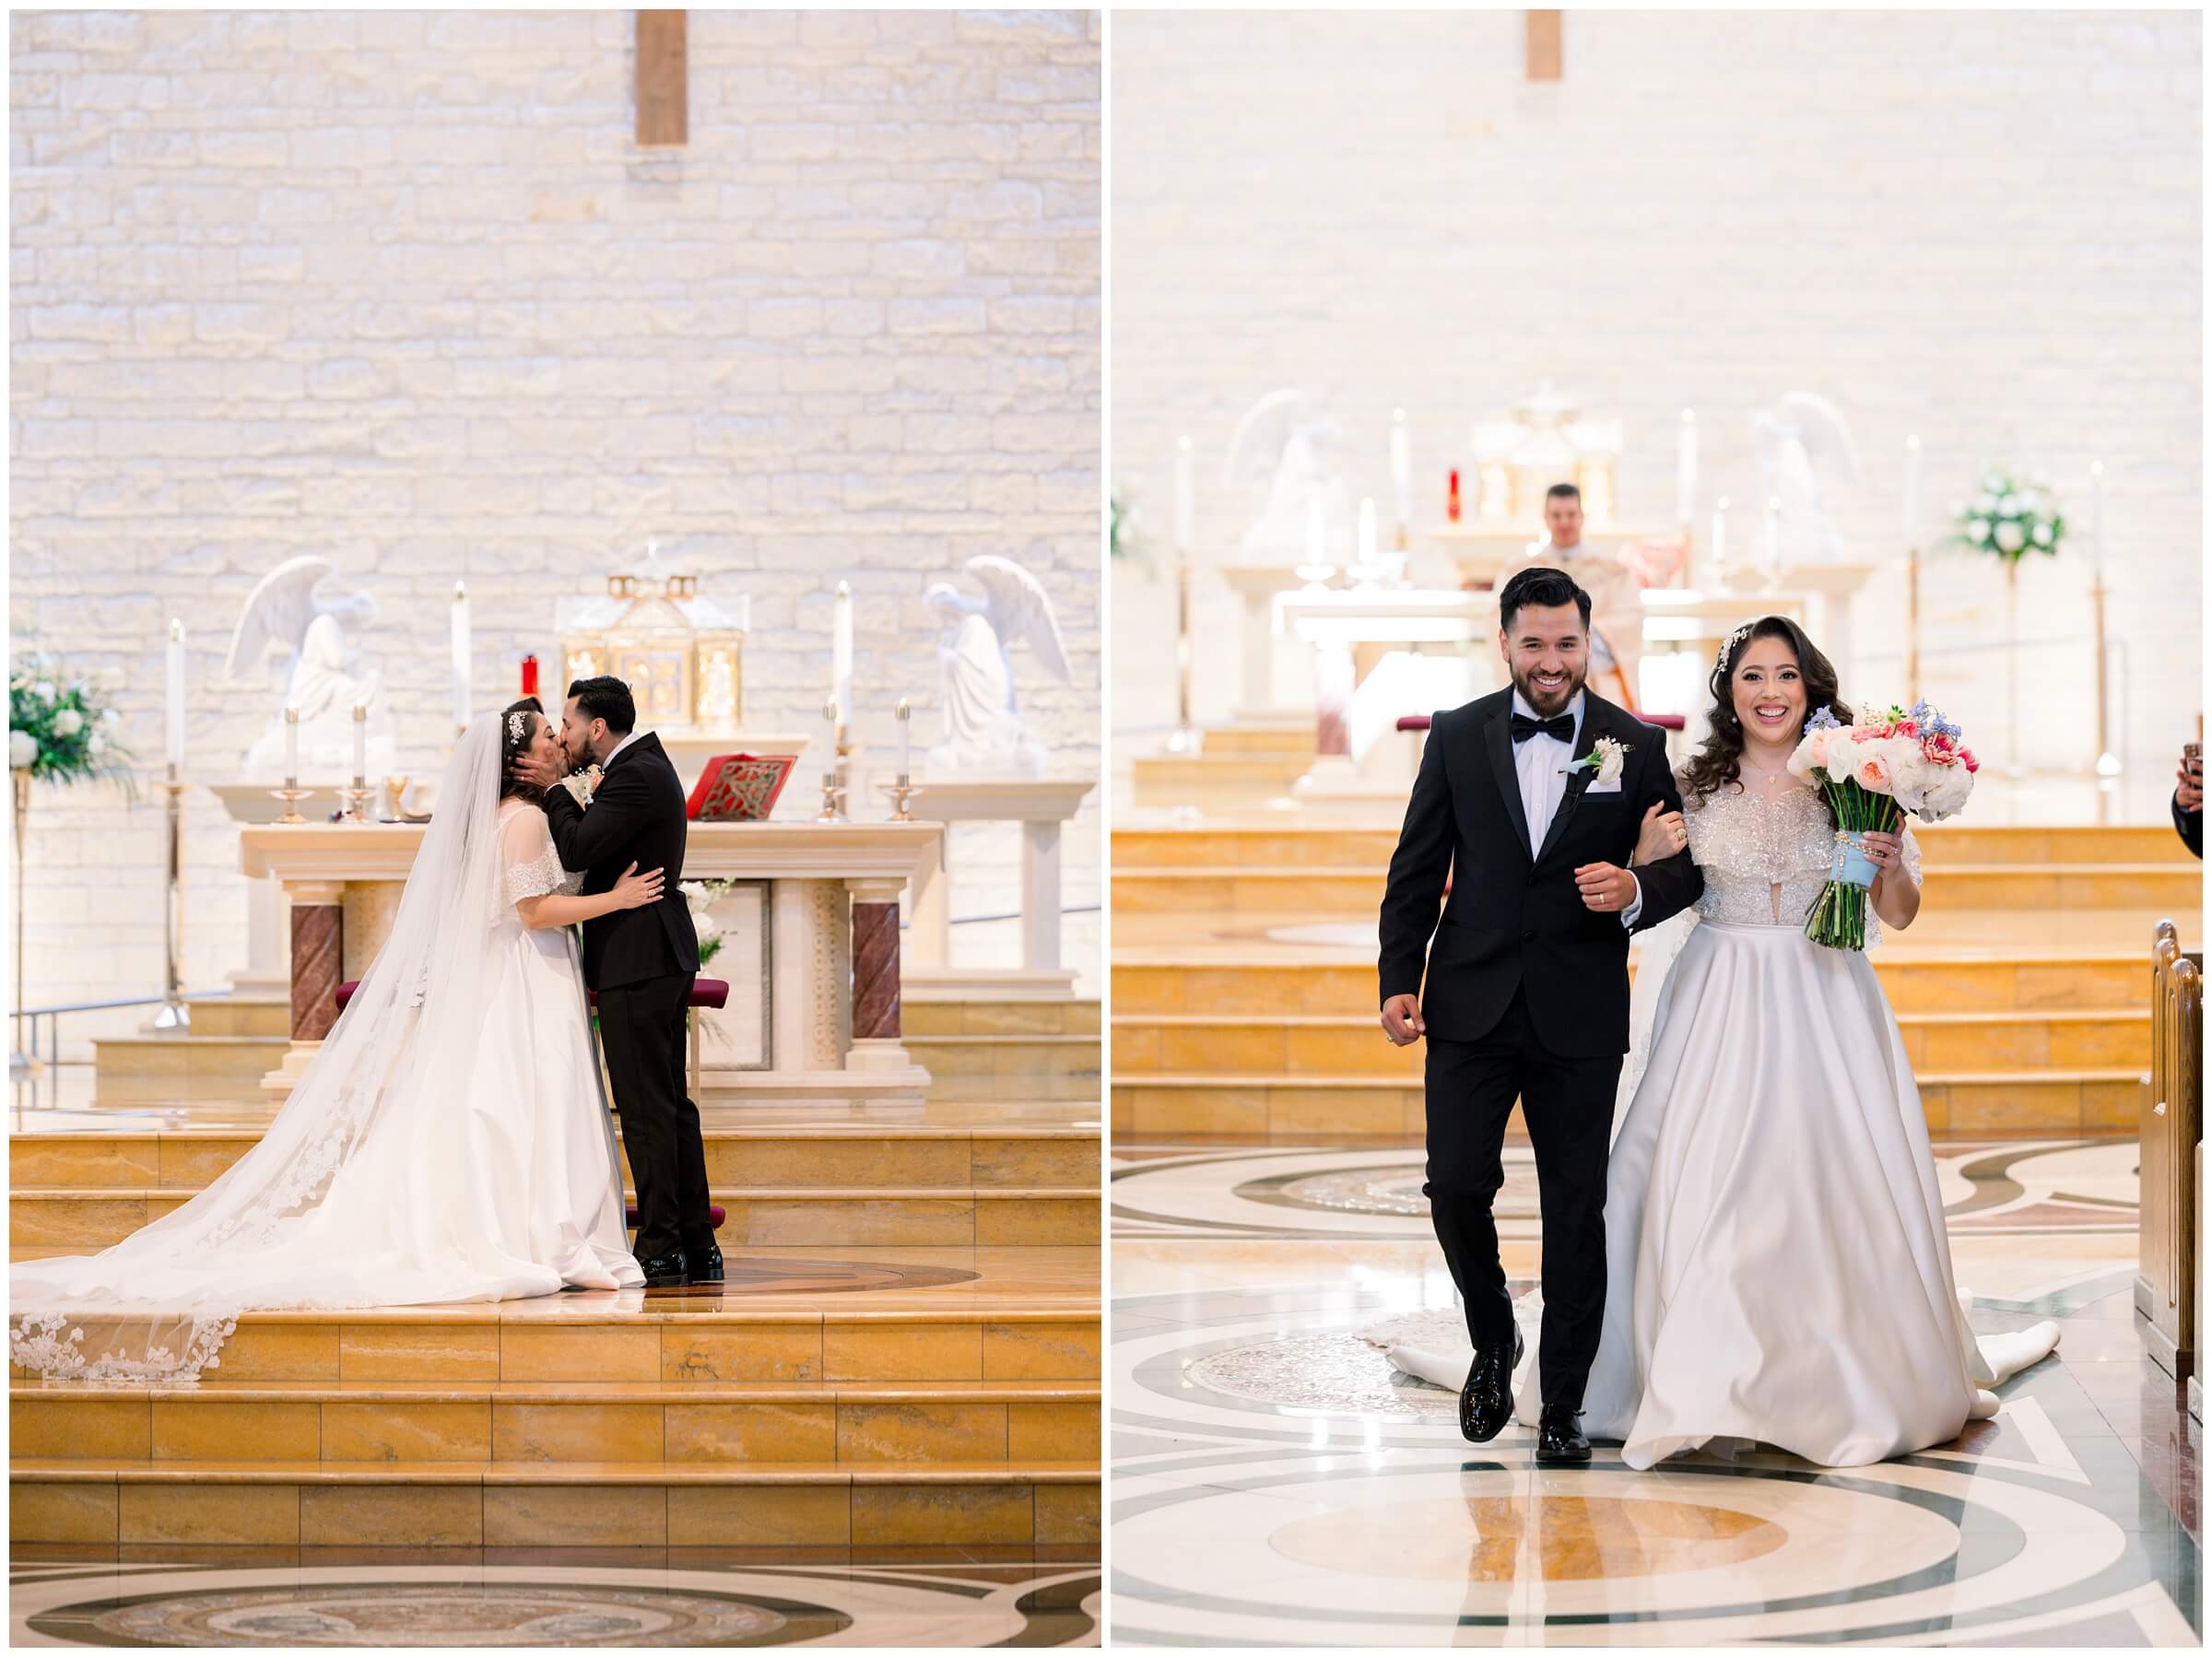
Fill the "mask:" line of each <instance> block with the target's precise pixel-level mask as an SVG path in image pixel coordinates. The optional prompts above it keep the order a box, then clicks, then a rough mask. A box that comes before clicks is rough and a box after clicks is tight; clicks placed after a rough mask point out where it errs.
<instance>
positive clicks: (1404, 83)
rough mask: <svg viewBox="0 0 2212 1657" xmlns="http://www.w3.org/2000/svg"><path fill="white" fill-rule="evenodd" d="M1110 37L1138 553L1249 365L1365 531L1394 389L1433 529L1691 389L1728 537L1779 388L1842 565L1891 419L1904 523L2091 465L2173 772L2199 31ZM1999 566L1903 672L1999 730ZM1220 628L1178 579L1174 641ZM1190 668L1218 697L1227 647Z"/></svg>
mask: <svg viewBox="0 0 2212 1657" xmlns="http://www.w3.org/2000/svg"><path fill="white" fill-rule="evenodd" d="M1112 35H1113V52H1112V65H1111V69H1110V72H1111V74H1112V84H1113V134H1112V144H1113V170H1112V179H1113V193H1114V200H1113V258H1112V291H1113V336H1112V341H1111V347H1110V348H1111V350H1112V360H1113V405H1114V406H1113V412H1112V439H1113V451H1112V454H1113V469H1114V481H1115V485H1116V488H1118V489H1120V490H1122V491H1124V493H1125V494H1126V495H1127V497H1128V498H1129V499H1130V500H1131V502H1132V504H1133V505H1134V506H1135V509H1136V511H1138V512H1139V514H1140V515H1141V518H1142V520H1143V525H1144V528H1145V529H1146V531H1147V532H1148V539H1149V543H1150V546H1151V547H1152V549H1153V552H1154V554H1155V556H1156V557H1158V558H1161V559H1165V558H1167V557H1168V556H1169V535H1170V525H1171V516H1172V505H1171V499H1172V476H1173V458H1172V457H1173V444H1174V441H1175V438H1176V437H1177V435H1178V434H1179V433H1182V432H1188V433H1189V434H1190V435H1191V436H1192V438H1193V440H1194V445H1195V448H1196V451H1197V456H1198V476H1199V482H1200V490H1199V501H1198V509H1199V510H1198V529H1199V538H1200V541H1201V543H1202V544H1203V545H1204V546H1206V548H1208V549H1210V550H1209V551H1207V552H1206V554H1204V555H1203V556H1205V557H1207V558H1220V557H1222V556H1223V549H1224V548H1230V549H1233V547H1234V546H1235V544H1236V540H1237V537H1238V535H1240V533H1241V529H1242V527H1243V525H1244V523H1246V522H1247V521H1248V520H1249V517H1250V515H1251V512H1252V511H1253V506H1252V505H1250V504H1247V503H1244V502H1239V501H1235V500H1232V499H1226V498H1224V495H1223V492H1222V490H1221V489H1220V488H1219V487H1218V482H1217V479H1218V473H1219V468H1220V465H1221V463H1222V459H1223V455H1224V452H1225V451H1226V449H1227V446H1228V444H1229V441H1230V437H1231V435H1232V433H1233V432H1234V429H1235V424H1236V421H1237V419H1238V417H1240V416H1241V414H1242V413H1243V411H1244V409H1245V408H1246V406H1247V405H1249V404H1250V403H1251V402H1252V400H1253V398H1255V397H1257V396H1259V395H1260V394H1263V393H1265V392H1266V391H1269V390H1271V389H1273V388H1274V387H1276V386H1277V385H1282V384H1287V383H1294V382H1304V383H1308V384H1311V385H1312V386H1314V387H1316V388H1318V389H1320V390H1322V391H1324V393H1327V394H1330V395H1331V397H1332V398H1333V401H1334V405H1335V409H1336V411H1337V413H1338V414H1339V416H1340V417H1342V419H1343V420H1344V421H1345V423H1346V427H1347V438H1348V439H1349V441H1350V443H1351V446H1352V450H1353V466H1354V473H1353V491H1354V495H1355V497H1356V496H1357V495H1358V494H1359V493H1371V494H1372V495H1374V496H1375V497H1376V499H1377V500H1378V502H1379V503H1380V505H1381V508H1382V511H1383V513H1384V519H1385V523H1387V521H1388V514H1389V511H1390V504H1389V503H1390V499H1391V497H1390V491H1389V474H1388V464H1387V457H1386V452H1385V444H1386V437H1385V431H1386V425H1387V421H1388V419H1389V414H1390V410H1391V408H1392V406H1393V405H1404V406H1405V407H1406V409H1407V411H1408V417H1409V420H1410V422H1411V426H1412V429H1413V434H1414V474H1415V513H1416V519H1417V522H1418V521H1428V522H1435V521H1437V520H1440V519H1441V516H1442V504H1443V491H1444V474H1445V471H1446V469H1447V468H1448V467H1450V466H1453V465H1455V464H1463V465H1464V464H1465V453H1466V450H1465V444H1466V441H1467V429H1468V426H1469V423H1470V422H1471V421H1472V420H1473V419H1475V418H1477V417H1482V416H1485V415H1488V413H1490V412H1491V411H1493V410H1500V409H1502V408H1503V407H1505V406H1507V405H1510V404H1511V403H1512V401H1513V400H1515V399H1516V398H1518V397H1519V396H1521V395H1522V394H1524V393H1526V392H1527V391H1529V390H1531V389H1532V388H1533V387H1534V386H1535V384H1536V382H1538V381H1539V380H1541V379H1543V378H1546V377H1547V376H1548V377H1552V378H1555V379H1556V380H1558V381H1559V382H1560V384H1561V386H1562V388H1564V389H1569V390H1571V391H1574V392H1578V393H1579V394H1581V395H1582V397H1583V402H1584V406H1585V407H1586V408H1587V409H1588V410H1589V412H1591V413H1592V414H1594V415H1604V414H1617V415H1618V416H1620V417H1623V418H1624V419H1625V420H1626V422H1627V425H1628V432H1629V443H1630V447H1629V452H1628V455H1627V457H1626V460H1625V462H1624V464H1623V465H1622V468H1621V474H1620V477H1619V496H1620V504H1621V511H1622V512H1623V514H1624V515H1625V516H1627V517H1628V518H1630V519H1633V520H1637V521H1640V522H1643V523H1652V524H1654V525H1659V526H1665V525H1666V524H1667V523H1669V521H1670V520H1671V519H1672V517H1673V514H1674V464H1675V463H1674V454H1675V451H1674V440H1673V431H1674V426H1673V422H1674V420H1675V417H1676V416H1677V413H1678V411H1679V410H1680V409H1681V408H1682V407H1684V406H1685V405H1689V406H1694V407H1695V408H1696V409H1697V411H1698V415H1699V424H1700V437H1701V446H1702V464H1701V470H1700V497H1701V499H1702V501H1703V503H1704V504H1703V509H1702V511H1701V513H1700V517H1701V518H1703V517H1704V516H1705V514H1708V513H1709V512H1710V510H1711V504H1712V499H1714V497H1715V496H1716V495H1720V494H1726V495H1729V496H1731V497H1733V499H1734V501H1735V507H1736V509H1737V510H1736V511H1735V512H1734V513H1733V515H1732V529H1731V540H1732V543H1733V545H1734V546H1735V550H1736V552H1737V556H1738V558H1739V559H1740V558H1742V556H1743V555H1744V553H1745V551H1747V548H1748V546H1749V543H1750V539H1751V534H1750V532H1751V531H1752V529H1753V528H1754V523H1753V519H1754V517H1755V515H1756V512H1755V510H1754V511H1747V510H1744V509H1746V508H1747V507H1751V506H1752V503H1753V501H1754V499H1755V497H1756V496H1757V495H1758V493H1759V488H1758V471H1757V462H1756V458H1755V454H1754V452H1753V449H1752V445H1751V441H1750V435H1749V430H1748V427H1747V420H1748V417H1749V416H1750V414H1751V413H1752V412H1753V411H1754V410H1755V409H1758V408H1760V407H1763V406H1765V405H1769V404H1771V402H1772V400H1773V399H1774V398H1775V397H1776V396H1778V395H1779V394H1782V393H1783V392H1786V391H1790V390H1793V389H1798V388H1803V389H1807V390H1812V391H1816V392H1820V393H1823V394H1827V395H1829V396H1830V397H1832V398H1834V399H1835V400H1836V401H1837V402H1838V403H1839V404H1840V405H1841V406H1842V407H1843V409H1844V410H1845V412H1846V415H1847V417H1849V419H1850V421H1851V424H1852V428H1853V432H1854V434H1855V437H1856V440H1857V442H1858V445H1859V448H1860V452H1861V458H1862V462H1863V464H1864V467H1865V487H1864V488H1862V489H1861V490H1859V491H1858V492H1857V493H1855V494H1851V493H1839V494H1838V495H1837V496H1836V498H1835V500H1834V509H1835V512H1836V516H1837V518H1838V520H1839V522H1840V523H1841V528H1842V530H1843V532H1844V535H1845V537H1846V541H1847V544H1848V546H1849V547H1850V550H1851V553H1852V555H1853V556H1854V557H1855V558H1860V559H1864V560H1868V561H1879V560H1884V559H1894V558H1900V556H1901V553H1902V547H1901V546H1900V534H1901V532H1900V511H1901V490H1902V484H1901V469H1902V451H1903V443H1904V438H1905V435H1906V434H1907V432H1909V431H1917V432H1918V433H1919V434H1920V435H1921V438H1922V441H1923V443H1924V455H1925V463H1924V471H1923V488H1922V499H1923V503H1924V516H1925V521H1926V524H1927V527H1928V530H1929V531H1930V533H1931V534H1936V533H1942V532H1943V531H1944V529H1945V527H1946V526H1945V524H1944V523H1943V519H1944V515H1945V514H1946V512H1947V509H1948V506H1949V504H1950V503H1951V502H1952V501H1953V500H1954V499H1958V498H1959V496H1960V495H1962V494H1963V493H1964V492H1965V491H1966V490H1967V488H1968V486H1969V483H1970V480H1971V479H1972V478H1974V477H1975V476H1978V475H1979V470H1980V468H1981V466H1982V465H1983V464H1984V463H1985V462H1991V461H1996V462H2011V463H2013V464H2020V465H2025V466H2033V467H2040V468H2041V469H2042V470H2043V471H2044V472H2045V473H2046V474H2047V475H2048V476H2049V477H2050V478H2051V480H2052V481H2053V483H2054V484H2055V485H2057V486H2059V487H2060V488H2061V491H2062V494H2063V497H2064V501H2065V505H2066V506H2067V507H2068V508H2070V509H2071V511H2072V515H2073V518H2074V521H2075V523H2076V525H2077V528H2079V529H2081V530H2084V531H2086V529H2087V527H2088V516H2089V496H2088V465H2089V463H2090V461H2091V460H2092V459H2093V458H2095V457H2098V456H2101V457H2102V458H2103V460H2104V462H2105V467H2106V476H2107V483H2108V487H2109V505H2108V527H2109V534H2110V546H2111V551H2112V558H2113V573H2112V587H2113V590H2114V596H2113V600H2112V633H2113V634H2114V635H2115V636H2116V637H2119V638H2121V639H2123V640H2124V651H2125V652H2126V659H2125V674H2124V680H2125V691H2126V695H2125V704H2124V706H2125V711H2126V714H2127V719H2126V723H2125V728H2124V737H2125V743H2126V758H2127V759H2128V760H2129V762H2130V764H2131V767H2132V768H2133V769H2134V770H2135V771H2136V773H2138V774H2140V773H2143V772H2146V771H2149V772H2156V773H2157V774H2158V775H2159V776H2165V775H2168V774H2169V773H2171V770H2172V765H2173V760H2174V757H2175V755H2176V754H2177V753H2178V750H2179V748H2180V746H2181V744H2182V742H2183V740H2184V739H2185V738H2187V737H2188V736H2189V735H2191V734H2193V733H2194V717H2195V715H2196V713H2197V711H2198V710H2199V708H2200V707H2201V705H2202V704H2201V695H2202V692H2201V688H2200V684H2201V657H2202V626H2201V624H2202V616H2203V611H2202V590H2203V582H2202V560H2203V541H2202V532H2203V502H2202V482H2203V479H2202V474H2201V452H2202V441H2203V429H2202V417H2201V401H2202V387H2203V347H2202V326H2203V302H2202V300H2203V283H2204V270H2203V264H2202V258H2201V235H2202V225H2203V206H2202V192H2203V177H2202V167H2201V144H2202V137H2201V111H2202V76H2201V64H2202V30H2201V26H2200V20H2199V18H2197V17H2196V16H2195V15H2194V14H2189V13H2183V12H2157V13H2153V12H2145V13H2135V14H2130V13H2121V12H2048V11H2045V12H2028V11H2013V12H2003V13H1995V12H1978V13H1976V12H1937V11H1922V12H1912V11H1886V12H1859V11H1832V10H1831V11H1764V12H1761V11H1735V12H1701V13H1690V12H1605V13H1599V12H1577V11H1570V12H1568V13H1567V14H1566V18H1565V41H1564V47H1565V62H1566V76H1565V79H1564V80H1563V81H1562V82H1560V83H1558V84H1555V85H1535V84H1531V83H1530V82H1528V81H1527V80H1526V79H1525V77H1524V67H1523V23H1522V14H1521V13H1520V12H1519V11H1512V10H1508V11H1491V12H1477V11H1466V12H1422V13H1380V12H1371V13H1357V14H1355V13H1346V12H1336V13H1316V12H1276V13H1260V12H1211V13H1182V14H1173V15H1171V14H1168V13H1162V12H1133V13H1124V14H1119V15H1117V16H1116V17H1115V18H1114V22H1113V29H1112ZM85 325H86V326H88V327H96V326H99V325H101V324H100V323H99V322H98V321H97V320H96V319H88V320H87V323H86V324H85ZM55 441H69V440H68V439H67V438H66V436H65V434H56V437H55ZM1699 527H1700V539H1702V538H1703V535H1704V528H1705V524H1704V523H1703V522H1701V523H1700V526H1699ZM2075 549H2076V550H2077V552H2078V553H2079V554H2080V555H2081V556H2079V557H2068V558H2063V559H2061V560H2059V561H2057V562H2055V563H2053V562H2052V561H2049V560H2043V561H2040V562H2034V563H2031V564H2030V566H2029V567H2028V568H2027V570H2026V571H2025V572H2024V574H2023V577H2022V595H2023V625H2022V632H2023V635H2024V636H2026V637H2028V638H2030V639H2039V640H2064V641H2065V642H2061V643H2053V644H2050V645H2047V646H2044V647H2042V648H2041V649H2040V650H2039V651H2038V652H2036V654H2035V657H2034V659H2033V660H2032V661H2031V664H2030V671H2029V673H2028V675H2027V676H2026V679H2025V682H2026V684H2027V686H2028V687H2029V688H2028V691H2027V695H2028V697H2030V698H2032V710H2031V711H2030V715H2029V717H2028V720H2027V722H2026V725H2027V729H2028V731H2029V732H2030V733H2032V734H2035V741H2036V752H2035V754H2034V756H2033V758H2035V759H2037V760H2038V761H2046V760H2048V761H2054V762H2056V763H2060V764H2071V763H2076V762H2080V761H2084V760H2086V759H2087V758H2088V757H2089V754H2090V749H2091V746H2092V745H2091V729H2092V717H2093V715H2092V708H2091V702H2090V694H2091V693H2090V689H2089V680H2090V674H2089V645H2088V632H2087V628H2086V617H2087V605H2086V602H2085V596H2084V595H2085V594H2086V593H2087V591H2088V572H2087V562H2086V555H2087V552H2088V536H2087V535H2086V534H2084V535H2082V536H2081V537H2080V539H2079V540H2078V541H2077V542H2076V543H2075ZM1112 586H1113V594H1112V609H1113V617H1114V628H1115V632H1114V645H1115V670H1116V684H1115V687H1114V692H1115V694H1114V704H1113V720H1114V724H1115V729H1116V731H1117V733H1120V732H1128V733H1133V734H1135V733H1143V735H1141V736H1137V737H1135V739H1133V740H1130V741H1127V742H1121V741H1118V740H1117V746H1116V752H1117V755H1127V754H1129V753H1131V752H1134V751H1150V750H1151V749H1152V748H1154V747H1156V746H1157V743H1158V735H1159V733H1160V732H1161V731H1162V730H1163V729H1164V728H1165V727H1166V726H1167V725H1168V724H1169V723H1171V721H1172V719H1173V675H1172V666H1171V654H1170V651H1171V642H1172V638H1173V619H1172V618H1173V596H1172V593H1173V589H1172V585H1171V582H1169V581H1167V580H1165V579H1162V578H1161V576H1160V575H1159V573H1157V572H1156V571H1155V572H1149V573H1148V572H1147V570H1145V569H1144V568H1143V567H1142V566H1132V565H1128V564H1124V565H1122V566H1120V567H1119V568H1117V569H1116V570H1115V572H1114V576H1113V580H1112ZM2002 586H2003V583H2002V580H2001V578H2000V576H1999V574H1998V572H1997V571H1996V570H1995V569H1994V567H1993V564H1992V563H1991V562H1989V561H1985V560H1982V559H1968V558H1962V557H1961V556H1960V555H1958V554H1955V553H1953V554H1944V555H1940V557H1939V558H1938V560H1937V561H1935V562H1932V563H1931V565H1930V568H1929V571H1928V580H1927V593H1928V602H1929V604H1930V605H1931V607H1932V608H1939V609H1941V610H1943V611H1945V612H1947V614H1946V615H1945V616H1943V617H1941V618H1938V619H1936V620H1934V621H1933V622H1932V623H1931V625H1930V626H1929V627H1928V629H1927V631H1926V635H1925V638H1926V645H1925V650H1926V654H1927V671H1926V672H1925V674H1924V678H1925V680H1926V685H1925V688H1926V689H1927V690H1928V691H1929V692H1930V693H1931V694H1933V695H1935V697H1936V698H1937V699H1940V700H1942V701H1943V702H1944V703H1945V704H1946V705H1947V706H1948V707H1950V708H1951V709H1952V711H1954V712H1955V713H1957V714H1959V716H1960V717H1961V718H1962V719H1963V720H1964V721H1965V722H1966V723H1967V725H1968V728H1969V731H1970V734H1971V738H1972V739H1973V740H1975V741H1976V742H1977V743H1978V745H1979V746H1981V747H1982V748H1983V750H1984V751H1986V752H1990V753H1992V754H2001V753H2002V750H2003V746H2004V742H2003V732H2004V725H2005V710H2004V707H2003V698H2004V687H2005V676H2004V671H2003V658H2002V656H2001V654H1999V653H1997V652H1994V651H1987V650H1983V651H1970V650H1968V649H1967V648H1966V647H1970V646H1981V645H1991V644H1994V643H1995V642H1996V641H1998V640H2000V639H2001V638H2002V637H2003V632H2004V620H2003V615H2004V612H2003V601H2002ZM1900 614H1901V601H1900V600H1898V599H1895V598H1890V597H1877V598H1875V599H1871V600H1868V601H1865V602H1862V604H1861V605H1860V606H1859V607H1858V610H1857V612H1856V616H1855V625H1856V636H1857V641H1858V648H1859V655H1860V668H1861V671H1859V672H1857V673H1855V674H1854V675H1853V679H1852V681H1851V682H1850V683H1847V687H1846V688H1847V689H1852V686H1853V685H1854V684H1855V686H1856V687H1857V688H1856V689H1855V690H1852V693H1853V694H1854V695H1857V696H1860V697H1871V696H1873V695H1874V694H1876V693H1877V691H1878V692H1880V693H1882V694H1888V693H1889V692H1890V691H1892V690H1894V689H1901V688H1903V687H1901V686H1900V685H1899V684H1898V679H1899V678H1900V676H1901V660H1900V655H1901V644H1900V639H1899V631H1900V629H1899V626H1898V625H1897V624H1896V623H1894V622H1892V621H1891V620H1889V617H1891V616H1893V615H1900ZM1233 617H1234V610H1233V603H1232V600H1231V599H1230V597H1229V595H1228V594H1227V592H1226V590H1225V589H1224V588H1223V587H1222V586H1221V585H1220V583H1219V582H1218V579H1217V578H1212V577H1209V576H1203V575H1202V577H1201V579H1200V586H1199V625H1198V627H1197V629H1196V631H1197V632H1198V633H1199V635H1200V636H1201V638H1202V639H1218V638H1224V637H1233V636H1234V634H1233V631H1232V630H1231V629H1233V627H1234V620H1233ZM1198 663H1199V665H1198V670H1197V695H1198V701H1199V712H1200V714H1201V716H1202V717H1203V718H1207V719H1219V718H1221V717H1223V716H1224V715H1225V714H1226V713H1227V711H1228V710H1229V709H1230V706H1231V705H1232V704H1233V702H1234V701H1235V700H1236V699H1237V687H1238V679H1237V659H1236V652H1235V651H1234V650H1233V649H1230V650H1226V651H1224V650H1210V649H1208V650H1201V651H1200V652H1199V656H1198ZM2115 677H2116V678H2118V677H2120V674H2119V673H2118V672H2117V670H2116V671H2115ZM2118 711H2119V709H2118V706H2117V705H2116V708H2115V713H2116V714H2117V712H2118Z"/></svg>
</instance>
